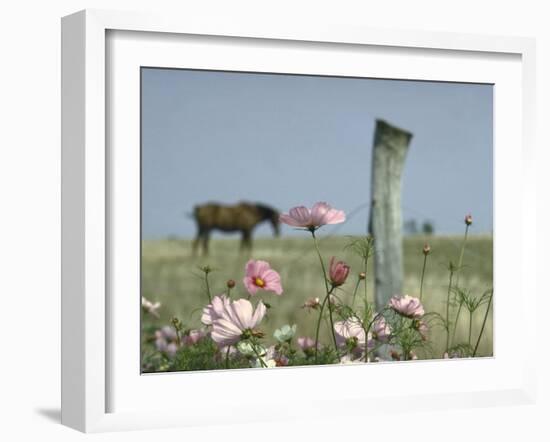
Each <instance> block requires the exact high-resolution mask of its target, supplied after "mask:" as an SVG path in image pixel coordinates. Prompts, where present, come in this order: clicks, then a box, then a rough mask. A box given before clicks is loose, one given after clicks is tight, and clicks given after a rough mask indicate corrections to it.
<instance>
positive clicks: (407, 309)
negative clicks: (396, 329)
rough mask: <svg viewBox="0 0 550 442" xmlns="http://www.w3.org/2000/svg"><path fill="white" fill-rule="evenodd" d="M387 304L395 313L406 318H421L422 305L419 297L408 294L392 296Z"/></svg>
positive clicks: (422, 313)
mask: <svg viewBox="0 0 550 442" xmlns="http://www.w3.org/2000/svg"><path fill="white" fill-rule="evenodd" d="M389 305H390V307H391V308H393V309H394V310H395V311H396V312H397V313H399V314H400V315H403V316H405V317H407V318H421V317H422V316H423V315H424V307H423V306H422V304H421V303H420V299H418V298H413V297H412V296H409V295H405V296H393V297H392V298H391V299H390V304H389Z"/></svg>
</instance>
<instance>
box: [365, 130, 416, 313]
mask: <svg viewBox="0 0 550 442" xmlns="http://www.w3.org/2000/svg"><path fill="white" fill-rule="evenodd" d="M411 138H412V134H411V133H410V132H406V131H404V130H402V129H399V128H397V127H394V126H391V125H390V124H388V123H387V122H385V121H383V120H376V131H375V133H374V148H373V154H372V189H371V195H372V198H371V212H370V222H369V230H370V233H371V234H372V236H373V237H374V275H375V300H376V308H377V310H378V311H380V310H381V309H382V308H384V306H386V305H387V304H388V301H389V299H390V298H391V297H392V296H393V295H395V294H402V291H403V233H402V230H403V219H402V215H401V175H402V172H403V166H404V164H405V156H406V154H407V151H408V149H409V143H410V141H411Z"/></svg>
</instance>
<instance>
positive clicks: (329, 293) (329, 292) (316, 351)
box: [315, 287, 338, 362]
mask: <svg viewBox="0 0 550 442" xmlns="http://www.w3.org/2000/svg"><path fill="white" fill-rule="evenodd" d="M333 289H334V287H333V288H331V289H329V291H328V292H327V295H326V296H325V299H323V302H322V304H321V308H320V310H319V319H317V327H316V330H315V362H317V359H318V358H317V356H318V353H319V331H320V330H321V320H322V319H323V309H324V308H325V304H326V303H327V302H328V304H329V307H328V308H329V318H330V327H331V330H332V338H333V340H334V348H335V349H336V353H338V345H337V344H336V335H335V334H334V323H333V320H332V308H331V306H330V300H329V298H330V295H331V294H332V290H333Z"/></svg>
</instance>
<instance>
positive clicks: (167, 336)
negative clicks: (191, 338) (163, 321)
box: [155, 326, 178, 357]
mask: <svg viewBox="0 0 550 442" xmlns="http://www.w3.org/2000/svg"><path fill="white" fill-rule="evenodd" d="M176 340H177V335H176V331H175V330H174V329H173V328H172V327H169V326H165V327H162V328H161V329H160V330H157V331H156V332H155V346H156V348H157V350H158V351H160V352H163V353H166V354H167V355H168V356H170V357H173V356H174V355H175V354H176V352H177V351H178V346H177V344H176Z"/></svg>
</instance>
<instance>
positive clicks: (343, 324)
mask: <svg viewBox="0 0 550 442" xmlns="http://www.w3.org/2000/svg"><path fill="white" fill-rule="evenodd" d="M334 331H335V332H336V344H338V346H340V347H345V346H347V345H350V346H351V347H352V348H353V349H357V350H360V349H364V348H365V341H366V339H365V329H364V328H363V325H362V324H361V321H360V320H359V319H358V318H348V319H346V320H345V321H338V322H336V323H335V324H334ZM369 335H370V333H369ZM370 339H371V336H369V341H370ZM370 346H371V342H369V347H370Z"/></svg>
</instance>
